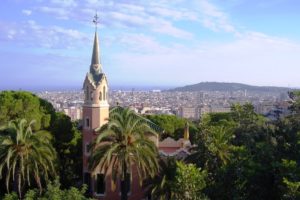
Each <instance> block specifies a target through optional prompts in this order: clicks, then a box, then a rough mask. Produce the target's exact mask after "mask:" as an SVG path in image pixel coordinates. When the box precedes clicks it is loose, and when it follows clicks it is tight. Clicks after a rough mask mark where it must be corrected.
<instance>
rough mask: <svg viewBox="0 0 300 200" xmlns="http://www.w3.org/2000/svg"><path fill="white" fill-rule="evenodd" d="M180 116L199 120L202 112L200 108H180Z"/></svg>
mask: <svg viewBox="0 0 300 200" xmlns="http://www.w3.org/2000/svg"><path fill="white" fill-rule="evenodd" d="M178 115H179V116H180V117H182V118H186V119H199V118H200V112H199V107H180V108H179V111H178Z"/></svg>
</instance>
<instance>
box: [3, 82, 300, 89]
mask: <svg viewBox="0 0 300 200" xmlns="http://www.w3.org/2000/svg"><path fill="white" fill-rule="evenodd" d="M206 82H208V81H204V82H198V83H206ZM211 82H213V83H234V82H218V81H211ZM198 83H194V84H198ZM194 84H186V85H173V86H167V85H122V86H120V85H111V86H110V90H124V91H131V90H135V91H150V90H168V89H174V88H177V87H184V86H188V85H194ZM238 84H245V83H238ZM245 85H250V86H258V87H283V88H291V89H300V87H289V86H274V85H252V84H245ZM4 90H25V91H32V92H42V91H80V90H82V87H80V86H76V85H73V86H71V85H69V86H66V85H62V86H31V87H8V88H2V87H0V91H4Z"/></svg>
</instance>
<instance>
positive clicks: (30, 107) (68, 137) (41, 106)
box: [0, 91, 82, 198]
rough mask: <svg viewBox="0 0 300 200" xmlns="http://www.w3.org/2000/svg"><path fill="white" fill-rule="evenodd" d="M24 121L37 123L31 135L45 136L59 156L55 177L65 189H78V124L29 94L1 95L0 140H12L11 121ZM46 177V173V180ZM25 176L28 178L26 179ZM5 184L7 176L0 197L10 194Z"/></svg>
mask: <svg viewBox="0 0 300 200" xmlns="http://www.w3.org/2000/svg"><path fill="white" fill-rule="evenodd" d="M21 119H24V120H26V121H27V122H31V121H32V120H34V121H35V123H31V129H32V132H38V134H37V135H39V138H40V139H41V140H42V139H43V138H45V137H50V138H51V145H52V146H53V147H54V150H55V152H56V155H57V157H56V159H55V160H54V161H53V162H54V168H55V172H56V174H57V175H58V176H60V177H61V186H62V188H69V187H71V186H76V187H78V186H79V185H80V184H81V182H82V156H81V155H82V142H81V138H82V137H81V133H80V131H79V130H77V126H78V124H77V123H76V122H72V121H71V119H70V118H69V117H68V116H66V115H65V114H63V113H56V112H55V110H54V108H53V106H52V105H51V104H50V103H49V102H47V101H45V100H43V99H40V98H39V97H37V96H36V95H34V94H32V93H30V92H25V91H3V92H0V127H2V128H1V130H0V137H1V136H3V137H4V136H7V137H10V138H12V137H13V131H11V130H12V129H11V128H9V127H8V126H9V124H13V123H12V121H20V120H21ZM7 128H8V129H7ZM24 131H25V130H24ZM46 141H47V140H45V141H43V142H46ZM3 148H4V146H3V145H1V147H0V149H1V151H2V150H3ZM4 156H5V155H4ZM44 167H50V166H48V165H47V166H44ZM3 170H5V167H4V168H3ZM39 173H43V171H42V170H41V171H40V172H39ZM45 176H46V174H43V177H45ZM26 177H27V175H26V176H25V177H24V178H26ZM33 179H34V178H33ZM5 182H6V177H5V176H2V178H1V177H0V198H1V196H2V195H3V194H4V193H5V191H7V189H6V187H5V185H6V183H5ZM33 182H35V181H33ZM10 185H11V186H10V187H14V184H13V183H12V182H11V181H10ZM41 185H45V181H43V180H41ZM38 186H39V185H38V184H33V185H32V184H31V186H29V188H30V187H38ZM26 188H27V187H25V188H24V189H26Z"/></svg>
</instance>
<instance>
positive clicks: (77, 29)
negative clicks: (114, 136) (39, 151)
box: [0, 0, 300, 90]
mask: <svg viewBox="0 0 300 200" xmlns="http://www.w3.org/2000/svg"><path fill="white" fill-rule="evenodd" d="M297 5H298V6H297ZM95 10H98V15H99V16H100V25H99V27H98V34H99V38H100V49H101V61H102V64H103V71H104V72H105V73H106V75H107V76H108V80H109V83H110V84H111V85H112V86H123V87H125V86H126V87H178V86H184V85H190V84H196V83H199V82H206V81H209V82H212V81H217V82H237V83H245V84H249V85H258V86H281V87H292V88H296V87H297V88H299V87H300V79H299V74H300V68H299V66H300V56H299V55H300V21H299V20H298V19H299V18H300V2H299V1H296V0H286V1H281V0H280V1H268V0H228V1H223V0H176V1H175V0H174V1H166V0H157V1H155V2H153V1H133V0H122V1H118V0H112V1H103V0H84V1H77V0H64V1H58V0H49V1H40V0H28V1H10V0H3V1H2V2H1V7H0V61H1V62H0V89H2V90H3V89H18V88H41V87H42V88H45V90H47V88H58V87H65V88H69V87H71V88H77V87H78V89H81V85H82V83H83V80H84V77H85V75H86V73H87V71H88V70H89V65H90V59H91V53H92V43H93V35H94V30H95V28H94V25H93V23H92V19H93V16H94V14H95ZM159 85H161V86H159Z"/></svg>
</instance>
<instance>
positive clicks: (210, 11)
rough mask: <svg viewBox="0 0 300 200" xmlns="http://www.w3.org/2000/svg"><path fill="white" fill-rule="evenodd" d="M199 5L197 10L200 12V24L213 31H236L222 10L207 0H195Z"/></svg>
mask: <svg viewBox="0 0 300 200" xmlns="http://www.w3.org/2000/svg"><path fill="white" fill-rule="evenodd" d="M196 5H197V6H198V7H199V8H198V11H199V12H200V14H201V20H200V21H201V22H202V25H203V26H204V27H206V28H209V29H211V30H213V31H225V32H231V33H237V30H236V28H235V27H234V26H233V25H232V24H231V22H230V21H229V19H228V16H227V14H226V13H225V12H222V11H221V10H220V9H219V8H217V7H216V6H215V5H213V4H212V3H210V1H208V0H200V1H196Z"/></svg>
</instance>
